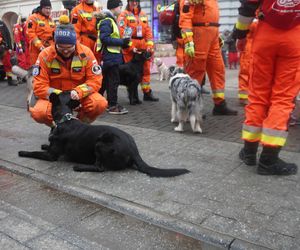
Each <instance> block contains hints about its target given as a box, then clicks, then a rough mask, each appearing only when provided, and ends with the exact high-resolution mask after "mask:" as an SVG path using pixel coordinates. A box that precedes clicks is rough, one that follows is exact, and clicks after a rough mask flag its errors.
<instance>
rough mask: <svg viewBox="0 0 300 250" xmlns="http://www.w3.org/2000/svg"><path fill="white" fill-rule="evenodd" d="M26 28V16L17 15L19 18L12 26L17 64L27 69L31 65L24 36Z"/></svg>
mask: <svg viewBox="0 0 300 250" xmlns="http://www.w3.org/2000/svg"><path fill="white" fill-rule="evenodd" d="M26 29H27V27H26V18H25V17H21V16H19V20H18V22H17V23H16V24H15V25H14V28H13V35H14V41H15V45H16V53H17V58H18V64H19V66H20V67H21V68H23V69H25V70H28V69H29V68H30V66H31V63H30V55H29V41H28V38H27V36H26Z"/></svg>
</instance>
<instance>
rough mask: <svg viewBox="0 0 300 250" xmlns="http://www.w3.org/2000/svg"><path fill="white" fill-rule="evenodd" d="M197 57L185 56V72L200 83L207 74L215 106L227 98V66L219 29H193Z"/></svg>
mask: <svg viewBox="0 0 300 250" xmlns="http://www.w3.org/2000/svg"><path fill="white" fill-rule="evenodd" d="M193 38H194V44H195V57H193V58H191V57H188V56H186V55H185V58H184V62H185V70H186V72H187V73H188V74H189V75H190V76H191V77H192V78H194V79H196V80H198V82H199V83H201V82H202V79H203V77H204V75H205V73H206V72H207V75H208V78H209V81H210V85H211V89H212V93H213V100H214V102H215V104H219V103H220V102H222V101H223V100H224V98H225V96H224V87H225V66H224V62H223V59H222V54H221V49H220V45H219V29H218V28H217V27H193Z"/></svg>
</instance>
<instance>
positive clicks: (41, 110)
mask: <svg viewBox="0 0 300 250" xmlns="http://www.w3.org/2000/svg"><path fill="white" fill-rule="evenodd" d="M51 107H52V105H51V103H50V102H49V101H47V100H38V101H37V102H36V104H35V105H34V106H33V107H30V108H29V112H30V114H31V117H32V118H33V119H34V120H35V121H36V122H38V123H43V124H46V125H48V126H51V125H52V123H53V119H52V115H51Z"/></svg>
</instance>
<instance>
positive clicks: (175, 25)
mask: <svg viewBox="0 0 300 250" xmlns="http://www.w3.org/2000/svg"><path fill="white" fill-rule="evenodd" d="M161 9H162V8H161ZM179 15H180V10H179V1H175V2H174V3H172V4H171V5H169V6H165V7H163V10H162V11H160V12H159V22H160V24H161V25H168V26H171V33H172V34H171V41H176V39H177V38H181V29H180V27H179Z"/></svg>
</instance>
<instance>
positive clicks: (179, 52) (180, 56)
mask: <svg viewBox="0 0 300 250" xmlns="http://www.w3.org/2000/svg"><path fill="white" fill-rule="evenodd" d="M176 42H177V48H176V65H177V66H178V67H181V68H183V66H184V41H183V39H182V38H177V39H176Z"/></svg>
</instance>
